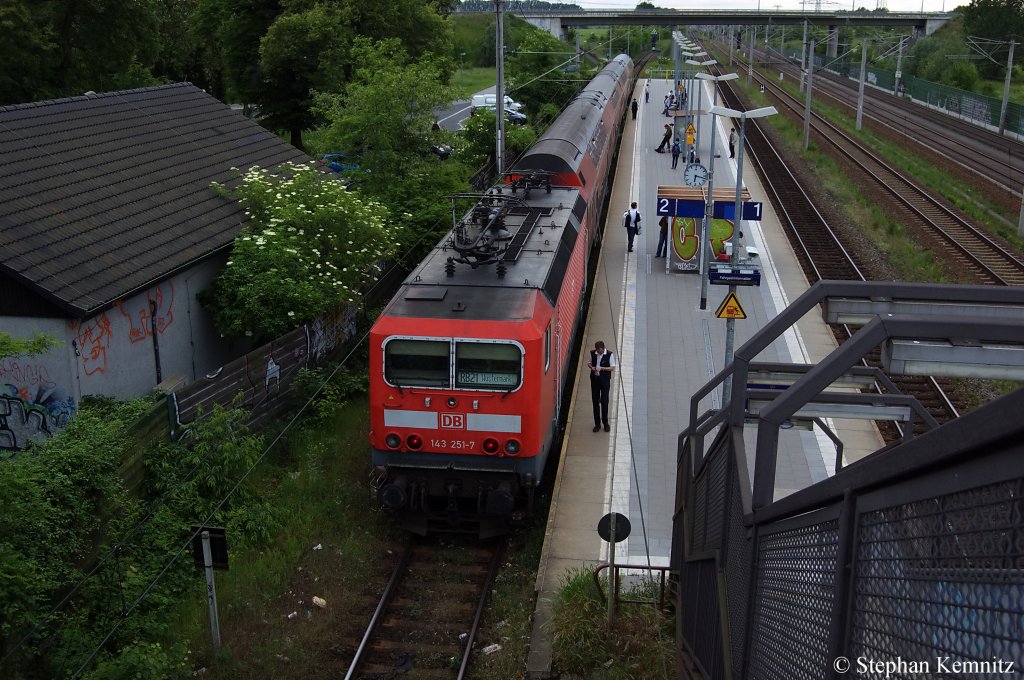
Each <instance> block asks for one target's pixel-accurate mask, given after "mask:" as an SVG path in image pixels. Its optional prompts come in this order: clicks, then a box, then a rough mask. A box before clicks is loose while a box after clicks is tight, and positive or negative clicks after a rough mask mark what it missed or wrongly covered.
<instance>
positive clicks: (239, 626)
mask: <svg viewBox="0 0 1024 680" xmlns="http://www.w3.org/2000/svg"><path fill="white" fill-rule="evenodd" d="M367 417H368V407H367V402H366V399H365V397H359V398H354V399H353V400H352V402H351V403H350V404H348V405H347V406H345V407H343V408H340V409H338V410H337V415H336V417H334V418H331V419H329V421H326V422H321V423H320V424H311V423H308V422H307V423H305V425H304V426H303V427H301V428H299V430H300V431H296V432H294V433H293V434H290V435H289V437H288V439H287V440H286V443H285V444H284V448H283V449H282V450H278V451H276V452H272V453H271V454H270V460H269V461H268V463H269V465H264V466H261V468H262V469H260V470H259V476H258V478H257V479H256V480H255V481H254V484H255V485H256V486H257V487H259V488H261V489H262V490H263V492H264V493H265V494H266V495H267V497H268V505H269V507H270V508H272V509H273V513H274V515H275V519H276V521H277V528H276V531H274V534H273V535H274V540H273V541H272V542H271V544H270V545H268V546H265V547H263V548H262V549H258V550H244V549H243V550H239V551H237V552H232V553H231V556H230V563H231V568H230V570H229V571H227V572H220V573H218V574H217V598H218V603H219V618H220V630H221V637H222V645H223V646H222V649H221V652H220V654H218V655H214V654H213V651H212V649H211V642H210V632H209V622H208V616H207V608H206V602H205V599H204V598H202V597H201V595H198V594H197V597H196V598H194V599H193V600H192V601H191V602H186V603H183V604H182V607H181V609H180V611H179V614H178V616H177V617H176V619H175V621H174V622H173V623H172V626H171V630H170V631H169V637H171V638H172V639H189V640H191V649H192V650H193V659H192V662H193V663H194V664H195V665H196V666H197V667H199V666H204V667H206V669H207V671H206V677H208V678H211V679H216V678H237V677H254V678H259V677H274V678H283V679H286V678H305V677H308V675H309V671H310V669H311V668H324V667H330V666H331V665H335V666H336V665H337V664H338V662H339V656H338V653H337V650H336V649H335V651H332V648H337V646H338V645H341V646H342V647H343V648H345V651H351V650H348V649H347V647H345V645H344V643H343V642H342V640H344V634H345V632H346V631H348V630H351V629H353V628H358V627H359V626H360V625H361V624H362V623H364V621H363V620H362V619H363V614H364V613H365V611H366V602H367V601H368V600H369V601H372V600H373V599H374V598H375V595H374V594H373V593H367V592H366V584H367V583H370V582H372V581H373V580H374V577H376V576H377V575H378V574H379V573H380V572H381V570H384V571H389V570H390V566H389V563H390V561H391V558H392V555H390V554H389V550H390V549H391V547H392V546H393V545H394V544H395V543H396V542H397V540H398V539H399V538H400V537H399V534H398V530H397V528H396V526H395V525H394V523H393V522H392V521H391V518H390V517H388V516H385V515H383V514H381V513H377V512H374V511H373V510H369V508H371V507H372V505H373V504H372V503H371V499H370V490H369V488H368V484H367V477H368V473H369V468H370V463H369V456H368V455H367V454H368V448H367V445H366V436H367V427H368V423H367ZM317 545H319V546H321V547H320V548H319V549H315V546H317ZM229 546H230V536H229ZM314 595H316V596H319V597H321V598H323V599H325V600H326V601H327V608H326V609H319V608H317V607H315V606H314V605H313V604H312V598H313V596H314ZM293 611H294V612H296V617H295V618H294V619H289V618H288V614H290V613H291V612H293ZM351 613H357V614H358V616H355V617H351V616H349V614H351ZM352 619H355V620H352ZM353 649H354V648H353Z"/></svg>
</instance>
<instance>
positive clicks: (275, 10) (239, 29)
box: [189, 0, 281, 104]
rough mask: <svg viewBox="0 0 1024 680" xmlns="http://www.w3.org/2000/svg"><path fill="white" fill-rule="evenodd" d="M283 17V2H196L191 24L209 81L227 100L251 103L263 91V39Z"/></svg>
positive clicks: (232, 0)
mask: <svg viewBox="0 0 1024 680" xmlns="http://www.w3.org/2000/svg"><path fill="white" fill-rule="evenodd" d="M280 14H281V3H280V2H279V0H196V7H195V12H194V13H193V14H192V17H191V19H190V21H189V26H190V30H191V32H192V35H193V36H194V38H195V40H196V43H197V45H198V46H199V49H200V55H201V57H200V58H201V59H202V63H203V66H204V71H205V74H206V77H207V79H208V80H209V81H210V82H211V83H215V84H217V83H222V86H221V87H222V89H223V92H222V93H221V96H222V97H226V100H227V101H235V102H239V103H242V104H251V103H253V102H255V101H257V99H258V96H259V92H260V90H261V88H262V77H261V75H260V70H259V67H260V40H262V39H263V36H264V35H266V33H267V29H268V28H269V27H270V25H271V24H272V23H274V20H275V19H276V18H277V17H278V15H280Z"/></svg>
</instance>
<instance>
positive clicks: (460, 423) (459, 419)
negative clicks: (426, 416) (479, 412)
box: [441, 413, 466, 430]
mask: <svg viewBox="0 0 1024 680" xmlns="http://www.w3.org/2000/svg"><path fill="white" fill-rule="evenodd" d="M441 429H444V430H465V429H466V414H465V413H442V414H441Z"/></svg>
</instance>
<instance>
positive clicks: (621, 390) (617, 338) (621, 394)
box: [600, 78, 671, 679]
mask: <svg viewBox="0 0 1024 680" xmlns="http://www.w3.org/2000/svg"><path fill="white" fill-rule="evenodd" d="M639 80H640V79H639V78H637V83H639ZM634 89H635V88H634ZM637 99H638V100H639V99H642V97H640V96H637ZM647 105H648V104H647V102H646V101H645V102H642V103H641V104H640V106H644V107H646V106H647ZM636 129H639V125H637V126H636ZM638 155H639V134H636V135H635V136H634V138H633V154H632V158H636V157H637V156H638ZM636 173H637V169H636V163H632V165H631V170H630V180H629V182H630V183H629V194H630V196H634V195H635V193H634V187H636V186H637V178H636ZM609 212H611V211H609ZM612 215H614V213H612ZM607 219H609V220H610V219H613V217H612V216H609V217H608V218H607ZM627 258H628V254H627ZM602 260H603V255H602ZM624 269H625V271H624V273H623V282H624V285H623V286H622V294H621V297H620V299H619V301H618V302H619V309H620V315H619V318H618V319H616V318H615V316H614V309H615V307H614V304H613V302H614V301H613V299H612V294H611V284H610V281H609V275H608V270H607V269H606V268H604V267H601V270H600V271H601V276H602V282H603V284H604V290H605V295H606V297H607V303H608V315H609V321H610V324H611V328H612V338H613V341H614V345H615V347H616V348H617V349H618V348H621V347H622V338H623V335H622V334H623V332H624V331H625V329H624V328H623V326H625V323H624V318H625V310H626V307H627V293H628V290H627V288H628V286H627V283H628V282H627V281H626V277H627V276H628V269H629V262H628V260H627V262H626V263H625V265H624ZM621 356H622V355H621V353H620V355H619V357H620V360H619V362H618V363H619V367H620V368H619V370H618V371H617V372H616V373H618V375H617V376H616V378H615V383H616V392H617V396H618V399H619V400H620V402H621V405H622V413H623V415H624V421H625V422H624V425H625V427H626V435H627V440H628V441H629V449H628V451H629V463H630V474H631V476H632V478H633V483H634V488H635V489H636V503H637V510H638V513H639V515H640V529H641V533H642V535H643V542H644V555H645V557H646V560H647V569H648V570H649V571H650V572H653V569H654V566H653V563H652V560H651V547H650V540H649V537H648V533H647V516H646V511H645V509H644V503H643V497H642V495H641V493H640V471H639V468H638V466H637V456H636V449H635V445H634V439H633V426H632V418H631V416H632V414H631V404H630V401H629V397H628V393H627V391H626V389H625V385H624V383H623V380H624V378H623V368H622V361H621ZM612 456H613V458H614V449H613V450H612ZM611 481H612V483H611V485H610V487H609V499H608V500H609V504H611V500H612V498H613V497H614V493H613V490H614V466H613V468H612V480H611ZM609 550H615V544H611V545H610V546H609ZM614 582H615V579H614V578H611V577H610V578H609V592H608V597H609V598H613V597H615V593H613V592H611V585H612V583H614ZM655 612H656V617H657V621H658V638H659V644H658V656H659V660H660V661H661V672H662V677H663V678H666V679H667V678H669V677H671V676H670V675H669V672H668V660H667V659H666V658H665V652H664V648H665V643H666V638H665V636H664V634H663V632H662V625H661V623H662V612H661V611H660V610H659V609H658V608H657V607H655Z"/></svg>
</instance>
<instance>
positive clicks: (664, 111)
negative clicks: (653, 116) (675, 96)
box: [661, 92, 672, 116]
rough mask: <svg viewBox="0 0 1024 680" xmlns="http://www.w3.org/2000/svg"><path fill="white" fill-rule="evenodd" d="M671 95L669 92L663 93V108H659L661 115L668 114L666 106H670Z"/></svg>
mask: <svg viewBox="0 0 1024 680" xmlns="http://www.w3.org/2000/svg"><path fill="white" fill-rule="evenodd" d="M671 97H672V93H671V92H669V93H668V94H667V95H665V108H663V109H662V110H661V115H663V116H667V115H668V107H670V106H672V99H671Z"/></svg>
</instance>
